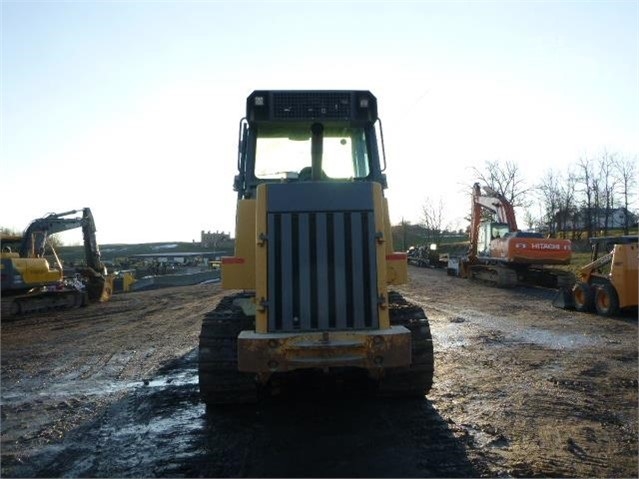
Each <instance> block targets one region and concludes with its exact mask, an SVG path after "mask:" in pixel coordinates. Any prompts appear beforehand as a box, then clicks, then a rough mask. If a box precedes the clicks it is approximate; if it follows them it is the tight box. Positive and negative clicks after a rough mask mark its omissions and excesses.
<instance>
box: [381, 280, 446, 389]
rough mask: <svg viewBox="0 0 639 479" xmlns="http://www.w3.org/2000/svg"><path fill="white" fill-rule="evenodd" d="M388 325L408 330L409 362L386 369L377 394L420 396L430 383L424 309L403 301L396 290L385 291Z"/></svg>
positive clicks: (430, 352)
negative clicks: (409, 344) (387, 301)
mask: <svg viewBox="0 0 639 479" xmlns="http://www.w3.org/2000/svg"><path fill="white" fill-rule="evenodd" d="M389 315H390V323H391V326H404V327H405V328H407V329H408V330H409V331H410V332H411V357H412V364H411V365H410V366H409V367H405V368H389V369H387V370H386V371H385V374H384V377H383V378H382V379H381V380H380V382H379V387H378V394H379V395H381V396H391V397H424V396H425V395H426V394H428V392H429V391H430V388H431V387H432V385H433V370H434V356H433V340H432V337H431V333H430V327H429V325H428V319H427V318H426V314H425V313H424V310H423V309H422V308H421V307H419V306H417V305H416V304H413V303H410V302H408V301H406V299H404V298H403V297H402V296H401V295H400V294H399V293H395V292H390V293H389Z"/></svg>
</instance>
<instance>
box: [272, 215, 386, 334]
mask: <svg viewBox="0 0 639 479" xmlns="http://www.w3.org/2000/svg"><path fill="white" fill-rule="evenodd" d="M268 228H269V249H268V265H269V266H268V275H267V278H268V291H269V298H268V305H269V323H268V327H269V330H270V331H324V330H331V329H334V330H347V329H354V328H356V329H365V328H376V327H378V317H377V306H376V304H377V283H376V278H377V266H376V254H375V235H374V231H375V228H374V217H373V213H372V212H370V211H364V212H346V213H342V212H329V213H327V212H310V213H269V214H268Z"/></svg>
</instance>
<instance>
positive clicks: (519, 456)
mask: <svg viewBox="0 0 639 479" xmlns="http://www.w3.org/2000/svg"><path fill="white" fill-rule="evenodd" d="M412 273H413V276H414V278H415V279H416V281H414V282H413V283H412V284H411V285H408V286H406V287H405V288H400V290H402V292H403V293H404V295H405V296H406V297H407V298H410V300H411V301H415V302H417V303H418V304H420V305H421V306H422V307H423V308H424V310H425V311H426V314H427V316H428V317H429V319H430V322H431V331H432V334H433V344H434V349H435V387H434V389H433V392H432V394H431V395H430V397H431V399H432V401H433V404H434V405H435V406H436V407H439V408H440V410H441V411H442V416H443V417H444V418H447V420H452V421H455V422H456V424H458V425H459V426H460V427H462V428H463V429H465V430H466V432H467V442H466V444H467V450H468V455H469V458H470V459H471V461H473V462H474V463H477V462H482V461H483V463H484V464H486V467H487V468H488V470H489V471H490V472H489V475H491V476H503V475H506V476H516V477H517V476H526V477H532V476H564V477H566V476H568V477H584V476H617V477H626V476H628V477H633V476H636V474H637V454H636V450H637V389H638V388H637V382H636V377H637V373H638V367H637V360H636V357H637V354H636V349H637V323H636V318H623V317H622V318H618V319H617V318H614V319H613V318H610V319H606V318H600V317H597V316H594V315H582V314H580V313H575V312H570V311H564V310H557V309H555V308H552V306H551V298H552V296H553V292H552V291H548V290H542V289H531V288H517V289H516V290H500V289H497V288H490V287H486V286H483V285H478V284H476V283H473V282H472V281H468V280H460V279H458V278H454V279H452V278H446V277H445V276H441V275H438V274H437V272H436V271H424V270H417V271H412ZM422 273H423V274H422ZM633 351H635V352H634V353H633Z"/></svg>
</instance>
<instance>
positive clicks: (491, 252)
mask: <svg viewBox="0 0 639 479" xmlns="http://www.w3.org/2000/svg"><path fill="white" fill-rule="evenodd" d="M510 232H511V231H510V228H509V226H508V224H507V223H500V222H496V221H485V222H483V223H482V224H481V225H480V227H479V240H478V244H477V255H478V256H486V257H491V256H495V252H496V251H498V250H500V249H501V248H500V245H501V244H502V243H503V242H504V241H505V238H506V236H507V235H508V234H509V233H510Z"/></svg>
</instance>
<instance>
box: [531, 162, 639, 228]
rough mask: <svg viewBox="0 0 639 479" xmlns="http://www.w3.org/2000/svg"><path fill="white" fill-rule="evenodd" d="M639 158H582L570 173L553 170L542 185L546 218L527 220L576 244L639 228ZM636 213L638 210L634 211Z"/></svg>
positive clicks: (540, 185)
mask: <svg viewBox="0 0 639 479" xmlns="http://www.w3.org/2000/svg"><path fill="white" fill-rule="evenodd" d="M636 188H637V157H636V156H634V157H628V156H623V155H621V154H619V153H610V152H608V151H603V152H602V153H601V154H599V155H598V156H596V157H582V158H579V160H578V161H577V162H576V163H575V164H574V165H572V166H571V167H570V168H569V169H568V170H567V171H565V172H563V173H562V172H555V171H553V170H550V171H548V172H546V174H545V175H544V176H543V177H542V179H541V182H540V183H539V188H538V194H539V197H540V199H541V201H542V202H543V206H544V214H543V216H542V217H540V218H536V217H535V216H534V215H531V214H530V216H529V218H528V220H527V221H529V222H531V223H532V224H533V225H534V224H535V223H536V224H537V225H542V226H544V227H546V229H547V230H548V231H549V232H550V233H551V234H561V235H565V236H568V235H570V236H571V237H573V238H575V239H579V238H581V237H582V236H583V235H586V236H587V237H591V236H598V235H603V236H607V235H608V234H609V232H610V230H611V229H621V230H623V232H624V234H629V232H630V229H631V228H635V229H636V224H637V212H636V209H635V208H634V206H635V205H636V200H637V190H636ZM633 210H634V211H633Z"/></svg>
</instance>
